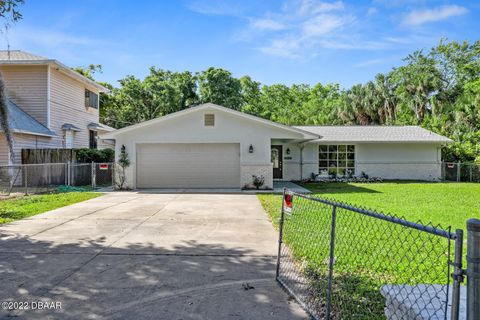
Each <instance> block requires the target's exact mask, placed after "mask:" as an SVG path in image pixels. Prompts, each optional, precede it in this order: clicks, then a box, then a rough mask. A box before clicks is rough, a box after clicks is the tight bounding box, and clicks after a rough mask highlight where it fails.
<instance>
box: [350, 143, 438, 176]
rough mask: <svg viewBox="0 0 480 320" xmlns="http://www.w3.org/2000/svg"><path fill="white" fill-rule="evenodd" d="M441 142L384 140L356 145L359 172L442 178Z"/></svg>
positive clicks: (378, 174)
mask: <svg viewBox="0 0 480 320" xmlns="http://www.w3.org/2000/svg"><path fill="white" fill-rule="evenodd" d="M441 162H442V159H441V146H440V145H438V144H430V143H390V144H386V143H381V144H359V145H357V146H356V172H357V175H359V174H360V173H361V172H362V171H364V172H365V173H366V174H368V175H369V176H370V177H381V178H383V179H409V180H410V179H412V180H429V181H433V180H439V179H440V178H441Z"/></svg>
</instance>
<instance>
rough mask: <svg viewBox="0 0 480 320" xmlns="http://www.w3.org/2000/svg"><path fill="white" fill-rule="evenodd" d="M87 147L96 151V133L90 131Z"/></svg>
mask: <svg viewBox="0 0 480 320" xmlns="http://www.w3.org/2000/svg"><path fill="white" fill-rule="evenodd" d="M88 146H89V148H90V149H97V131H93V130H90V139H89V143H88Z"/></svg>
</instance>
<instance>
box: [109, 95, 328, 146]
mask: <svg viewBox="0 0 480 320" xmlns="http://www.w3.org/2000/svg"><path fill="white" fill-rule="evenodd" d="M204 109H209V110H218V111H221V112H226V113H229V114H232V115H234V116H237V117H241V118H244V119H249V120H251V121H255V122H258V123H259V124H263V125H267V126H272V127H275V128H279V129H282V130H285V131H288V132H293V133H297V134H301V135H303V139H306V140H314V139H318V138H320V136H319V135H317V134H315V133H312V132H308V131H305V130H302V129H299V128H295V127H290V126H287V125H283V124H280V123H277V122H273V121H270V120H266V119H263V118H259V117H256V116H253V115H250V114H247V113H244V112H240V111H236V110H233V109H230V108H226V107H222V106H219V105H217V104H214V103H205V104H200V105H197V106H194V107H190V108H188V109H185V110H181V111H178V112H174V113H171V114H168V115H166V116H163V117H159V118H155V119H152V120H148V121H144V122H141V123H138V124H134V125H131V126H128V127H125V128H122V129H118V130H115V131H112V132H109V133H107V134H103V135H102V136H101V138H102V139H114V138H115V136H117V135H119V134H124V133H126V132H130V131H133V130H136V129H140V128H145V127H148V126H151V125H154V124H158V123H161V122H164V121H168V120H170V119H174V118H177V117H181V116H182V115H186V114H189V113H192V112H197V111H201V110H204Z"/></svg>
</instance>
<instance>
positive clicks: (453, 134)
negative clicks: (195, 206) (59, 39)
mask: <svg viewBox="0 0 480 320" xmlns="http://www.w3.org/2000/svg"><path fill="white" fill-rule="evenodd" d="M87 71H88V70H87ZM90 74H91V73H90ZM119 82H120V85H121V86H120V88H113V87H111V86H110V87H109V88H110V89H111V93H110V94H108V95H102V97H101V99H100V103H101V108H100V116H101V122H103V123H105V124H108V125H110V126H112V127H115V128H121V127H125V126H128V125H131V124H135V123H138V122H141V121H145V120H150V119H153V118H156V117H159V116H163V115H166V114H168V113H172V112H176V111H179V110H182V109H185V108H188V107H189V106H192V105H195V104H199V103H205V102H213V103H216V104H220V105H223V106H225V107H229V108H232V109H235V110H241V111H243V112H246V113H250V114H253V115H257V116H259V117H262V118H266V119H269V120H273V121H277V122H280V123H284V124H288V125H329V124H331V125H342V124H353V125H420V126H422V127H424V128H427V129H429V130H432V131H434V132H437V133H439V134H442V135H445V136H447V137H449V138H451V139H452V140H454V143H452V144H450V145H448V146H447V147H445V148H444V150H443V155H444V159H445V160H447V161H458V160H460V161H477V162H480V146H479V145H480V41H477V42H475V43H468V42H463V43H459V42H445V41H441V42H440V43H439V44H438V46H436V47H434V48H432V49H430V50H428V51H425V52H424V51H422V50H420V51H416V52H414V53H412V54H411V55H409V56H408V57H407V58H405V59H404V65H403V66H401V67H398V68H394V69H393V70H392V71H391V72H388V73H386V74H378V75H377V76H376V77H375V79H373V80H372V81H369V82H367V83H366V84H357V85H354V86H352V87H351V88H349V89H340V87H339V85H338V84H326V85H323V84H320V83H318V84H316V85H314V86H310V85H304V84H299V85H291V86H286V85H283V84H273V85H261V84H260V83H259V82H256V81H254V80H252V79H251V78H250V77H249V76H244V77H241V78H239V79H237V78H235V77H233V76H232V74H231V73H230V72H229V71H227V70H224V69H220V68H208V69H207V70H205V71H202V72H198V73H196V74H192V73H191V72H188V71H186V72H171V71H165V70H161V69H155V68H151V69H150V74H149V75H148V76H147V77H146V78H145V79H144V80H140V79H137V78H135V77H133V76H127V77H125V78H124V79H122V80H120V81H119ZM103 85H105V86H107V87H108V85H107V84H103Z"/></svg>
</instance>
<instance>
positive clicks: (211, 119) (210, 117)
mask: <svg viewBox="0 0 480 320" xmlns="http://www.w3.org/2000/svg"><path fill="white" fill-rule="evenodd" d="M204 125H205V127H213V126H215V115H214V114H213V113H206V114H205V118H204Z"/></svg>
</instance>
